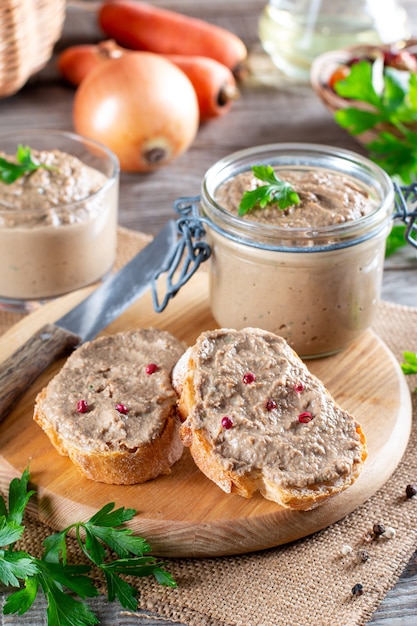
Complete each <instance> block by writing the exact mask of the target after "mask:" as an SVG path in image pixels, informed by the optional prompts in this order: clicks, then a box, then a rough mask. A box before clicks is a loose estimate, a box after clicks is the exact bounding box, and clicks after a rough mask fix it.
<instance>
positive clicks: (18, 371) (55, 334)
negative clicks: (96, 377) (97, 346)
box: [0, 324, 81, 421]
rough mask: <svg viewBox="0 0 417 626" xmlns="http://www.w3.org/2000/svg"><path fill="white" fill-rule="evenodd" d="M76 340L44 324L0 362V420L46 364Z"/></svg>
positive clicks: (61, 329)
mask: <svg viewBox="0 0 417 626" xmlns="http://www.w3.org/2000/svg"><path fill="white" fill-rule="evenodd" d="M80 341H81V338H80V337H78V335H74V333H70V332H69V331H67V330H65V329H63V328H61V327H60V326H55V324H46V325H45V326H42V328H40V329H39V330H38V331H37V332H36V333H35V334H34V335H32V337H31V338H30V339H28V341H26V343H24V344H23V345H22V346H21V347H20V348H19V349H18V350H16V352H14V353H13V354H12V355H11V356H9V358H8V359H6V360H5V361H4V362H3V363H1V364H0V390H1V391H0V421H1V420H2V419H3V418H4V417H6V415H7V414H8V412H9V411H10V409H11V408H12V406H13V403H14V402H15V401H16V400H17V399H18V398H19V397H20V396H21V394H22V393H23V392H24V391H25V390H26V389H27V388H28V387H29V386H30V385H31V384H32V383H33V382H34V381H35V380H36V379H37V377H38V376H39V375H40V374H41V373H42V372H43V371H44V370H45V369H46V368H47V367H48V365H51V363H53V362H54V361H55V360H56V359H58V358H59V357H61V356H63V355H64V354H66V353H68V352H70V351H71V350H73V349H74V348H75V346H77V345H78V344H79V343H80Z"/></svg>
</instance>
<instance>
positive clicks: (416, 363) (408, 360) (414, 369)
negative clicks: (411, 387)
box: [401, 352, 417, 374]
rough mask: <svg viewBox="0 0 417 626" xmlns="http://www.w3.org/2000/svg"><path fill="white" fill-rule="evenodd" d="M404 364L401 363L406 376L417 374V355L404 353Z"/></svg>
mask: <svg viewBox="0 0 417 626" xmlns="http://www.w3.org/2000/svg"><path fill="white" fill-rule="evenodd" d="M403 357H404V362H403V363H401V369H402V371H403V372H404V374H417V353H415V352H404V353H403Z"/></svg>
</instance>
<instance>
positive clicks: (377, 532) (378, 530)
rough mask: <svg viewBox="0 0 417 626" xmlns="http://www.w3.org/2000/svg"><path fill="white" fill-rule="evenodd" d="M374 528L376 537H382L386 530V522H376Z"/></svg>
mask: <svg viewBox="0 0 417 626" xmlns="http://www.w3.org/2000/svg"><path fill="white" fill-rule="evenodd" d="M372 530H373V531H374V535H375V536H376V537H380V536H381V535H383V534H384V532H385V526H384V524H374V525H373V527H372Z"/></svg>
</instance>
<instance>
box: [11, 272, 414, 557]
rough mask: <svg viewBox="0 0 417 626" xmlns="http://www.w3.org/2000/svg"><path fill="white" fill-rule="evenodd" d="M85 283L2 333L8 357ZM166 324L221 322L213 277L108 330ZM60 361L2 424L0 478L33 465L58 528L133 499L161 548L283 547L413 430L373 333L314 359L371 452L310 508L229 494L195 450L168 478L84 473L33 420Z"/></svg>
mask: <svg viewBox="0 0 417 626" xmlns="http://www.w3.org/2000/svg"><path fill="white" fill-rule="evenodd" d="M87 292H88V291H87V290H84V291H80V292H77V293H76V294H71V295H70V296H66V297H64V298H61V299H59V300H56V301H54V302H52V303H51V304H48V305H46V306H44V307H42V308H41V309H39V310H38V311H36V312H35V313H32V314H31V315H29V316H27V317H26V318H24V319H23V320H22V321H21V322H19V323H18V324H16V326H14V327H13V328H12V329H10V330H9V331H8V332H7V333H5V335H3V336H2V337H1V338H0V354H1V355H2V358H6V357H7V356H8V355H9V354H11V353H12V352H13V351H14V350H15V349H16V348H17V347H19V346H20V345H21V344H22V343H23V342H24V341H25V340H26V339H27V338H28V337H29V336H30V335H31V334H32V333H33V332H34V331H35V330H36V329H38V328H40V327H41V326H42V325H43V324H44V323H46V322H53V321H55V320H56V319H58V318H59V317H60V316H61V315H62V314H63V313H64V312H66V311H67V310H68V309H70V308H71V307H72V306H73V305H74V304H75V303H76V302H77V301H79V300H81V299H82V297H84V296H85V295H86V293H87ZM150 326H153V327H158V328H163V329H166V330H169V331H170V332H172V333H173V334H174V335H176V336H177V337H178V338H179V339H182V340H185V341H186V342H187V343H188V344H191V343H193V342H194V340H195V339H196V337H197V336H198V335H199V334H200V332H202V331H203V330H206V329H209V328H215V327H216V323H215V321H214V319H213V317H212V316H211V313H210V309H209V304H208V284H207V275H206V274H205V273H204V272H200V273H197V275H195V276H194V277H193V279H192V280H191V281H190V282H189V283H188V284H187V285H186V286H185V287H183V288H182V290H181V291H180V292H179V294H178V295H177V296H176V297H175V299H174V300H173V301H172V302H171V303H170V304H169V305H168V308H167V309H166V311H164V312H163V313H160V314H156V313H155V312H154V311H153V307H152V298H151V294H150V293H148V294H146V295H145V296H144V297H143V298H141V299H140V300H139V301H137V302H136V303H135V304H134V305H133V306H132V307H130V309H128V310H127V311H126V312H125V313H124V314H123V315H122V316H121V317H120V318H119V319H117V320H116V321H115V322H114V323H113V324H111V325H110V326H109V327H108V328H107V329H106V331H105V334H110V333H114V332H118V331H120V330H124V329H131V328H136V327H150ZM62 364H63V361H60V362H58V363H56V364H55V365H54V366H53V367H50V368H49V369H48V370H47V371H46V372H45V373H44V374H42V375H41V376H40V377H39V379H38V380H37V381H36V384H34V385H33V386H32V387H31V388H30V389H29V390H28V392H27V393H26V394H25V395H24V396H23V397H22V399H21V400H20V401H19V402H18V403H17V404H16V406H15V407H14V408H13V410H12V412H11V413H10V414H9V415H8V417H7V418H6V419H5V420H4V421H3V423H2V424H0V485H1V487H2V489H3V490H6V489H7V487H8V484H9V482H10V480H11V479H12V478H14V477H15V476H20V475H21V473H22V471H23V470H24V468H25V467H28V466H29V469H30V476H31V482H32V484H33V486H34V488H36V489H37V498H36V499H33V501H32V502H31V505H30V506H31V511H32V513H34V514H36V515H37V516H38V517H39V519H40V520H42V521H44V522H45V523H47V524H49V525H50V526H52V527H53V528H55V529H56V530H62V529H63V528H64V527H66V526H67V525H69V524H70V523H72V522H75V521H79V520H82V519H83V520H85V519H88V518H89V517H91V515H93V514H94V513H95V512H96V511H97V510H98V509H99V508H100V507H102V506H103V505H104V504H106V503H108V502H115V503H116V506H117V507H119V506H125V507H132V508H134V509H136V510H137V514H136V516H135V517H134V519H133V520H132V522H131V523H130V526H131V527H132V528H133V530H134V532H135V533H137V534H139V535H141V536H144V537H146V539H147V540H148V541H149V542H150V544H151V546H152V549H153V552H154V554H155V555H161V556H187V557H192V556H198V557H204V556H220V555H229V554H240V553H244V552H250V551H254V550H260V549H264V548H269V547H272V546H277V545H280V544H283V543H287V542H290V541H293V540H295V539H299V538H301V537H305V536H307V535H309V534H311V533H313V532H315V531H317V530H320V529H322V528H325V527H326V526H328V525H330V524H332V523H333V522H335V521H337V520H339V519H341V518H342V517H344V516H345V515H347V514H348V513H350V512H351V511H353V510H354V509H355V508H357V507H358V506H359V505H360V504H361V503H363V502H364V501H365V500H366V499H368V498H369V497H370V496H371V495H372V494H374V493H375V492H376V491H377V490H378V489H379V488H380V487H381V486H382V485H383V484H384V483H385V482H386V481H387V479H388V478H389V477H390V476H391V474H392V473H393V471H394V470H395V468H396V467H397V465H398V463H399V461H400V459H401V457H402V455H403V453H404V450H405V447H406V445H407V442H408V438H409V434H410V428H411V400H410V393H409V390H408V387H407V384H406V382H405V379H404V376H403V374H402V372H401V368H400V367H399V365H398V363H397V362H396V360H395V359H394V357H393V355H392V354H391V353H390V351H389V350H388V348H387V347H386V346H385V344H384V343H383V342H382V341H381V340H380V339H379V338H378V337H377V336H376V335H375V334H374V333H372V332H367V333H366V334H365V335H364V336H363V337H362V338H361V340H360V341H358V342H357V343H355V344H354V345H352V346H351V347H350V348H349V349H348V350H346V351H345V352H343V353H341V354H338V355H335V356H332V357H327V358H325V359H317V360H312V361H309V362H308V363H307V365H308V367H309V369H310V370H311V371H312V373H314V374H315V375H316V376H318V377H319V378H321V379H322V380H323V382H324V383H325V385H326V386H327V387H328V389H329V391H330V392H331V393H332V394H333V396H334V397H335V399H336V401H337V402H338V403H339V404H340V405H341V406H342V407H344V408H346V409H347V410H348V411H350V412H351V413H352V414H353V415H354V416H355V418H356V419H357V421H359V422H360V423H361V424H362V426H363V429H364V431H365V434H366V437H367V441H368V451H369V457H368V459H367V461H366V465H365V469H364V471H363V472H362V474H361V476H360V477H359V479H358V480H357V482H356V483H355V484H354V485H353V486H352V487H350V488H349V489H347V490H346V491H345V492H343V493H341V494H339V495H338V496H336V497H335V498H333V499H332V500H329V501H328V502H326V503H325V504H323V505H322V506H320V507H319V508H317V509H315V510H313V511H307V512H304V511H289V510H286V509H283V508H281V507H279V506H278V505H277V504H275V503H274V502H269V501H267V500H265V499H264V498H262V497H261V496H260V495H259V494H257V495H256V496H255V497H253V498H252V499H250V500H247V499H245V498H242V497H240V496H237V495H228V494H225V493H223V491H221V490H220V488H219V487H217V486H216V485H215V484H214V483H212V482H210V481H209V480H208V479H207V478H206V477H205V476H204V475H203V474H202V473H201V472H200V471H199V470H198V469H197V467H196V466H195V465H194V463H193V460H192V458H191V457H190V455H189V453H188V450H187V449H186V450H185V451H184V454H183V457H182V458H181V460H180V461H178V462H177V463H176V464H175V465H174V467H173V470H172V473H171V474H170V475H169V476H161V477H159V478H156V479H154V480H152V481H149V482H147V483H145V484H142V485H134V486H111V485H104V484H101V483H95V482H93V481H90V480H88V479H87V478H84V477H83V476H81V475H80V474H79V473H78V471H77V470H76V469H75V467H74V466H73V465H72V463H71V461H69V459H68V458H66V457H61V456H59V454H58V453H57V452H56V451H55V449H54V448H53V447H52V444H51V443H50V442H49V439H48V438H47V436H46V435H45V434H44V433H43V431H42V430H41V429H40V428H39V426H37V425H36V424H35V423H34V422H33V419H32V413H33V405H34V400H35V396H36V394H37V393H38V391H40V389H41V388H42V387H43V386H44V385H45V384H46V383H47V382H48V381H49V380H50V378H51V377H52V376H53V375H54V374H55V373H56V372H57V371H58V370H59V368H60V367H61V366H62Z"/></svg>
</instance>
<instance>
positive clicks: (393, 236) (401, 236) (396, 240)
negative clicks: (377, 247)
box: [385, 224, 407, 258]
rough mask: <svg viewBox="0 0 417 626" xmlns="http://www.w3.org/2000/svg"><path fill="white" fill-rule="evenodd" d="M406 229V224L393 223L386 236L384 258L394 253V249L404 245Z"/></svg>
mask: <svg viewBox="0 0 417 626" xmlns="http://www.w3.org/2000/svg"><path fill="white" fill-rule="evenodd" d="M406 229H407V226H406V225H405V224H394V226H393V227H392V229H391V232H390V234H389V236H388V238H387V244H386V248H385V258H388V257H389V256H391V255H392V254H394V252H395V251H396V250H398V249H399V248H402V247H403V246H404V244H405V231H406Z"/></svg>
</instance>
